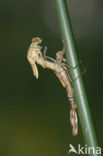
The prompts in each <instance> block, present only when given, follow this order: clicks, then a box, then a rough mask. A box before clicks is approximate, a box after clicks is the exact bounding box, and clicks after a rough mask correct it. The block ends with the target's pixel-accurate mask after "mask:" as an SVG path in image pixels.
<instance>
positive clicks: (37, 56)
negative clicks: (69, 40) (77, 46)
mask: <svg viewBox="0 0 103 156" xmlns="http://www.w3.org/2000/svg"><path fill="white" fill-rule="evenodd" d="M41 42H42V40H41V39H40V38H39V37H37V38H33V39H32V43H31V45H30V47H29V50H28V53H27V58H28V61H29V63H30V64H31V67H32V69H33V74H34V76H35V77H36V78H37V79H38V76H39V74H38V69H37V66H36V63H37V64H39V65H41V66H42V67H43V68H49V69H51V70H53V71H54V72H55V74H56V76H57V77H58V79H59V81H60V82H61V84H62V86H63V87H64V88H65V89H66V92H67V96H68V99H69V103H70V121H71V125H72V134H73V136H75V135H77V133H78V120H77V113H76V103H75V98H74V92H73V88H72V85H71V78H70V75H69V73H68V69H67V65H66V63H65V61H66V60H65V58H64V57H63V55H64V52H63V51H58V52H57V53H56V60H54V59H53V58H50V57H48V56H46V54H45V55H42V51H41V50H42V47H41V46H40V44H41Z"/></svg>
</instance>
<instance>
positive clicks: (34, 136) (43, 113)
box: [0, 0, 103, 156]
mask: <svg viewBox="0 0 103 156" xmlns="http://www.w3.org/2000/svg"><path fill="white" fill-rule="evenodd" d="M68 7H69V10H70V16H71V22H72V26H73V31H74V35H75V39H76V45H77V49H78V56H79V59H82V61H83V64H84V66H85V67H86V69H87V72H86V74H85V75H83V78H84V82H85V87H86V91H87V95H88V100H89V104H90V107H91V112H92V116H93V120H94V124H95V128H96V132H97V136H98V139H99V143H100V145H101V146H102V147H103V121H102V119H103V69H102V67H103V1H102V0H98V1H93V0H91V1H89V0H86V1H82V0H78V1H75V0H68ZM33 37H41V38H42V39H43V43H42V46H43V47H44V46H45V45H47V47H48V52H47V53H48V55H49V56H51V57H53V58H55V53H56V51H57V50H60V49H62V47H63V46H62V42H61V40H62V39H61V36H60V32H59V26H58V22H57V17H56V12H55V7H54V4H53V0H49V1H48V0H44V1H43V0H38V1H37V0H22V1H21V0H1V1H0V68H1V70H0V82H1V85H0V155H1V156H7V155H8V156H9V155H10V156H34V155H38V156H48V155H49V156H52V155H53V156H62V155H63V156H66V155H68V150H69V144H72V145H74V146H75V147H76V148H77V145H78V144H81V145H85V142H84V139H83V135H82V131H81V125H80V122H79V134H78V136H76V137H73V136H72V133H71V131H72V130H71V125H70V121H69V104H68V99H67V96H66V92H65V89H64V88H62V86H61V84H60V83H59V81H58V79H57V78H56V76H55V74H54V73H53V72H52V71H49V70H47V69H45V70H44V69H43V68H41V67H40V66H38V68H39V79H38V80H36V79H35V77H34V76H33V73H32V69H31V67H30V65H29V63H28V61H27V58H26V57H27V50H28V47H29V45H30V43H31V39H32V38H33ZM71 155H73V154H71ZM74 155H75V154H74Z"/></svg>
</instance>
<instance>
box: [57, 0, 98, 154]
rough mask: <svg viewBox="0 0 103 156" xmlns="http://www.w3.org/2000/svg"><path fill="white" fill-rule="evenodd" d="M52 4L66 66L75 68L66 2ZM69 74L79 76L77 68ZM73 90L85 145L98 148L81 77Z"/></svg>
mask: <svg viewBox="0 0 103 156" xmlns="http://www.w3.org/2000/svg"><path fill="white" fill-rule="evenodd" d="M54 4H55V7H56V11H57V17H58V21H59V26H60V31H61V36H62V40H64V42H66V44H67V45H66V58H67V63H68V65H71V66H76V65H77V63H78V59H77V54H76V53H77V52H76V47H75V43H74V38H73V33H72V28H71V23H70V18H69V13H68V9H67V6H66V0H54ZM70 72H71V75H72V77H73V78H76V77H78V75H80V69H79V66H78V67H77V68H75V69H70ZM73 88H74V94H75V99H76V102H77V108H78V114H79V118H80V122H81V126H82V131H83V135H84V139H85V143H86V144H87V146H88V147H94V148H95V149H96V147H98V143H97V138H96V134H95V129H94V125H93V121H92V116H91V112H90V108H89V105H88V100H87V96H86V92H85V88H84V84H83V80H82V78H81V77H79V78H78V79H76V80H75V81H74V83H73ZM90 155H91V156H96V155H98V156H99V155H100V154H96V153H95V154H93V153H92V152H91V154H90Z"/></svg>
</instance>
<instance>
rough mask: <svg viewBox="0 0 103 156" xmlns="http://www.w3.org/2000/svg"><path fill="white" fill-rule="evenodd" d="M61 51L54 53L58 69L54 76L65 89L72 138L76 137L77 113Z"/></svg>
mask: <svg viewBox="0 0 103 156" xmlns="http://www.w3.org/2000/svg"><path fill="white" fill-rule="evenodd" d="M63 55H64V52H63V51H58V52H57V53H56V63H55V64H57V66H58V67H59V68H58V70H57V71H55V74H56V76H57V77H58V79H59V80H60V82H61V84H62V86H63V87H64V88H65V89H66V92H67V96H68V99H69V103H70V121H71V125H72V134H73V136H75V135H77V133H78V123H77V122H78V121H77V113H76V107H77V106H76V103H75V98H74V92H73V88H72V84H71V79H70V75H69V73H68V70H67V67H66V64H65V63H64V62H63V60H64V61H65V59H64V57H63Z"/></svg>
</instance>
